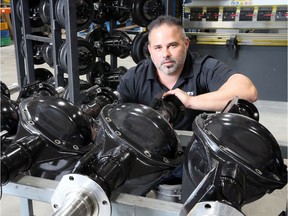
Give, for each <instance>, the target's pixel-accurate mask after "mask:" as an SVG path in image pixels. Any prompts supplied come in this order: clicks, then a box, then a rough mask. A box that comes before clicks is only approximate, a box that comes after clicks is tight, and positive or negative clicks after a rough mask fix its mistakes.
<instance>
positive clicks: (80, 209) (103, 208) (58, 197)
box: [51, 174, 111, 216]
mask: <svg viewBox="0 0 288 216" xmlns="http://www.w3.org/2000/svg"><path fill="white" fill-rule="evenodd" d="M51 205H52V207H53V210H54V214H53V216H60V215H61V216H68V215H69V216H79V215H82V216H96V215H111V204H110V201H109V199H108V197H107V195H106V193H105V192H104V191H103V189H102V188H101V187H100V186H99V185H98V184H97V183H96V182H94V181H93V180H92V179H90V178H89V177H87V176H83V175H79V174H68V175H65V176H63V178H62V179H61V181H60V183H59V184H58V186H57V188H56V190H55V192H54V193H53V195H52V197H51Z"/></svg>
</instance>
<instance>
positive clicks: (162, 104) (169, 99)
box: [150, 92, 186, 125]
mask: <svg viewBox="0 0 288 216" xmlns="http://www.w3.org/2000/svg"><path fill="white" fill-rule="evenodd" d="M150 106H151V107H152V108H153V109H154V110H156V111H158V112H159V113H160V114H161V115H162V116H163V117H164V118H165V119H166V120H167V121H168V122H170V123H171V124H172V125H173V124H177V123H178V122H179V121H181V120H182V119H183V118H184V115H185V110H186V108H185V106H184V105H183V104H182V102H181V101H180V100H179V99H178V98H177V97H176V96H175V95H168V96H166V97H164V98H163V93H162V92H161V93H159V94H158V95H156V97H155V98H154V99H153V101H152V102H151V104H150Z"/></svg>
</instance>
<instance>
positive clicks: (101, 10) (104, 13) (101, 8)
mask: <svg viewBox="0 0 288 216" xmlns="http://www.w3.org/2000/svg"><path fill="white" fill-rule="evenodd" d="M94 10H95V16H94V19H93V22H94V23H96V24H100V25H103V24H104V23H105V22H106V21H107V20H110V17H109V15H110V14H109V11H108V8H107V7H106V2H105V1H102V0H94Z"/></svg>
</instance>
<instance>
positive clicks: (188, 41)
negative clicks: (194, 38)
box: [185, 37, 190, 48]
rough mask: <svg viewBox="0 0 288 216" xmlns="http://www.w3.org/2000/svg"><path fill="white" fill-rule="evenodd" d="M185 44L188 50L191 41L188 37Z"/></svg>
mask: <svg viewBox="0 0 288 216" xmlns="http://www.w3.org/2000/svg"><path fill="white" fill-rule="evenodd" d="M185 44H186V47H187V48H188V47H189V44H190V39H189V38H188V37H186V38H185Z"/></svg>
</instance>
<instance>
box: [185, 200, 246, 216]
mask: <svg viewBox="0 0 288 216" xmlns="http://www.w3.org/2000/svg"><path fill="white" fill-rule="evenodd" d="M203 215H205V216H215V215H217V216H244V214H242V213H241V212H239V211H238V210H236V209H235V208H233V207H231V206H229V205H226V204H224V203H221V202H218V201H215V202H200V203H197V204H196V206H195V207H194V208H193V209H192V210H191V211H190V212H189V213H188V216H203Z"/></svg>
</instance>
